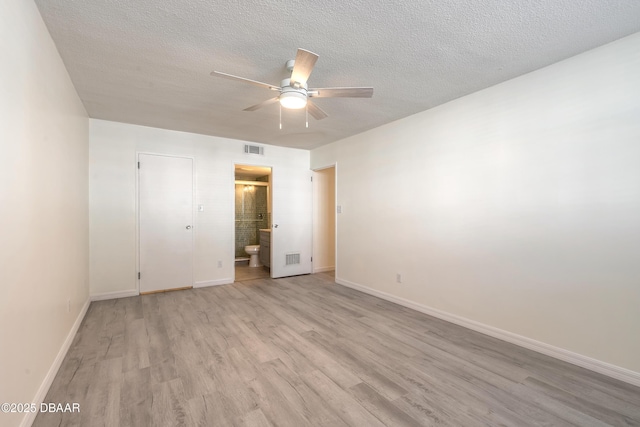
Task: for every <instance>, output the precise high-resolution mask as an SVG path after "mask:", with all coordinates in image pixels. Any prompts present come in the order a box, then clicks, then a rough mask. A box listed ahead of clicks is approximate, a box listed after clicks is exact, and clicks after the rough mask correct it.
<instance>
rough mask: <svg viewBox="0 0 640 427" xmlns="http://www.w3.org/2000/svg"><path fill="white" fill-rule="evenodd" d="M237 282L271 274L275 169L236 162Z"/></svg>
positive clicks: (235, 254) (235, 247) (235, 246)
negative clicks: (272, 190) (272, 203)
mask: <svg viewBox="0 0 640 427" xmlns="http://www.w3.org/2000/svg"><path fill="white" fill-rule="evenodd" d="M234 175H235V193H234V194H235V245H234V251H235V253H234V257H235V281H236V282H238V281H243V280H252V279H259V278H267V277H270V272H269V266H270V250H269V249H270V243H271V168H270V167H264V166H253V165H235V170H234Z"/></svg>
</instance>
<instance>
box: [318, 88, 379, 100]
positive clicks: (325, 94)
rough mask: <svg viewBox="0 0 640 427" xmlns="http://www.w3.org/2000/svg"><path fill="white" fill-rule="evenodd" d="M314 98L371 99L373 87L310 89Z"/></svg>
mask: <svg viewBox="0 0 640 427" xmlns="http://www.w3.org/2000/svg"><path fill="white" fill-rule="evenodd" d="M309 96H311V97H314V98H371V97H372V96H373V88H372V87H325V88H313V89H309Z"/></svg>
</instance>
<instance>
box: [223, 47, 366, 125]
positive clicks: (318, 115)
mask: <svg viewBox="0 0 640 427" xmlns="http://www.w3.org/2000/svg"><path fill="white" fill-rule="evenodd" d="M317 60H318V55H316V54H315V53H313V52H309V51H308V50H304V49H298V53H297V54H296V59H292V60H290V61H287V63H286V67H287V70H288V71H290V72H291V77H290V78H287V79H284V80H282V82H280V86H275V85H271V84H268V83H262V82H259V81H256V80H251V79H246V78H244V77H238V76H234V75H231V74H227V73H222V72H220V71H212V72H211V75H212V76H218V77H223V78H225V79H231V80H238V81H241V82H246V83H250V84H253V85H256V86H260V87H264V88H267V89H270V90H273V91H278V92H280V94H279V95H278V96H276V97H275V98H271V99H267V100H266V101H263V102H261V103H259V104H256V105H252V106H251V107H248V108H245V109H244V111H255V110H257V109H259V108H262V107H265V106H267V105H271V104H275V103H277V102H280V105H281V106H282V107H284V108H289V109H301V108H305V107H307V111H308V113H309V114H311V115H312V116H313V117H314V118H315V119H316V120H322V119H324V118H325V117H327V113H325V112H324V111H322V109H320V107H318V106H317V105H316V104H314V103H313V102H312V101H311V100H310V99H309V98H371V97H372V96H373V88H372V87H327V88H309V87H308V85H307V80H308V79H309V76H310V75H311V72H312V71H313V66H314V65H315V63H316V61H317Z"/></svg>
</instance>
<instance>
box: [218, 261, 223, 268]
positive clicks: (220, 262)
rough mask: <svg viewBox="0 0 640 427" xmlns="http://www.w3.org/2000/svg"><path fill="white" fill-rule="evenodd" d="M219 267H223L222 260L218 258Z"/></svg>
mask: <svg viewBox="0 0 640 427" xmlns="http://www.w3.org/2000/svg"><path fill="white" fill-rule="evenodd" d="M218 268H222V261H220V260H218Z"/></svg>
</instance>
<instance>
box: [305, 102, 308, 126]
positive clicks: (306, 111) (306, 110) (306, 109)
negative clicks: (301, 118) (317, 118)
mask: <svg viewBox="0 0 640 427" xmlns="http://www.w3.org/2000/svg"><path fill="white" fill-rule="evenodd" d="M305 113H306V125H307V129H309V103H307V106H306V108H305Z"/></svg>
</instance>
